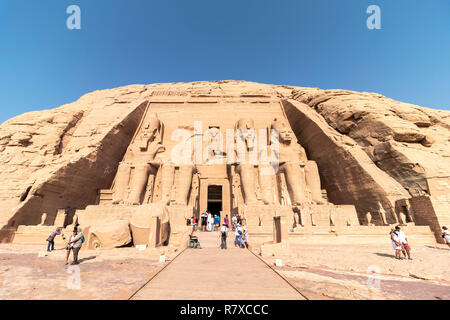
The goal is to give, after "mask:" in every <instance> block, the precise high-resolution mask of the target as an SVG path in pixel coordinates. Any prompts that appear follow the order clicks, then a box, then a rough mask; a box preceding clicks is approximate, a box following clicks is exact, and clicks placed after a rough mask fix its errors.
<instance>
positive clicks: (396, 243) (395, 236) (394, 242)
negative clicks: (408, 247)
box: [389, 228, 402, 259]
mask: <svg viewBox="0 0 450 320" xmlns="http://www.w3.org/2000/svg"><path fill="white" fill-rule="evenodd" d="M389 235H390V237H391V241H392V247H393V248H394V250H395V259H401V257H400V254H401V252H402V245H401V243H400V239H399V238H398V233H397V232H396V231H395V229H394V228H391V232H390V233H389Z"/></svg>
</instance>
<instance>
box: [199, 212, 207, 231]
mask: <svg viewBox="0 0 450 320" xmlns="http://www.w3.org/2000/svg"><path fill="white" fill-rule="evenodd" d="M207 218H208V211H205V212H203V214H202V228H201V231H206V225H207Z"/></svg>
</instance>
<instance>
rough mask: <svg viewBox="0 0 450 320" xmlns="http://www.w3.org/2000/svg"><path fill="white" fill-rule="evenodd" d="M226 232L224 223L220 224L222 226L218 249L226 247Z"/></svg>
mask: <svg viewBox="0 0 450 320" xmlns="http://www.w3.org/2000/svg"><path fill="white" fill-rule="evenodd" d="M227 233H228V228H227V226H226V225H225V223H224V224H223V225H222V228H220V249H226V248H227Z"/></svg>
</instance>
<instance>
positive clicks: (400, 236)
mask: <svg viewBox="0 0 450 320" xmlns="http://www.w3.org/2000/svg"><path fill="white" fill-rule="evenodd" d="M189 224H190V225H191V226H192V228H193V231H196V230H197V229H198V227H197V225H198V222H197V220H196V218H195V217H192V218H191V219H189ZM442 229H443V233H442V238H443V239H444V241H445V243H446V244H447V246H448V247H449V248H450V232H449V230H448V228H447V227H445V226H444V227H442ZM200 230H201V231H204V232H211V231H217V230H219V231H220V232H219V238H220V248H221V249H227V238H228V234H229V233H230V232H234V246H235V247H239V248H247V249H248V248H249V243H250V240H249V239H250V238H249V234H248V230H247V226H245V225H244V221H243V219H242V218H241V217H240V216H239V215H234V216H233V217H232V218H231V221H230V219H229V218H228V215H226V216H225V218H224V219H223V223H222V226H220V217H219V216H217V215H214V216H213V215H212V214H211V213H210V212H208V211H205V212H204V213H203V214H202V215H201V229H200ZM58 235H60V236H62V238H63V240H65V237H64V235H63V234H62V230H61V228H57V229H56V230H55V231H53V232H52V233H51V234H50V235H49V237H48V238H47V242H48V244H47V251H48V252H51V251H53V250H55V242H54V241H55V237H56V236H58ZM389 237H390V240H391V242H392V247H393V248H394V250H395V258H396V259H399V260H401V259H408V260H412V258H411V247H410V246H409V243H408V238H407V237H406V234H405V232H403V231H402V230H401V228H400V226H396V227H395V228H392V229H391V231H390V233H389ZM84 242H85V237H84V235H83V233H82V232H81V228H80V227H79V226H78V225H76V226H75V228H74V229H73V233H72V235H71V236H70V239H69V241H68V242H67V244H66V247H65V249H66V261H65V263H66V264H68V263H69V256H70V252H72V253H73V262H72V264H78V263H79V261H78V252H79V251H80V249H81V247H82V245H83V243H84ZM402 253H403V258H402Z"/></svg>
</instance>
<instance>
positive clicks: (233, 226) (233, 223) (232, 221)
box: [231, 216, 237, 230]
mask: <svg viewBox="0 0 450 320" xmlns="http://www.w3.org/2000/svg"><path fill="white" fill-rule="evenodd" d="M236 224H237V218H236V216H233V217H232V218H231V227H232V230H236Z"/></svg>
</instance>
